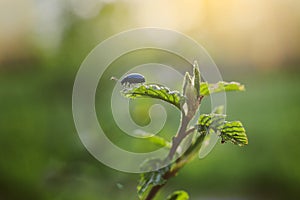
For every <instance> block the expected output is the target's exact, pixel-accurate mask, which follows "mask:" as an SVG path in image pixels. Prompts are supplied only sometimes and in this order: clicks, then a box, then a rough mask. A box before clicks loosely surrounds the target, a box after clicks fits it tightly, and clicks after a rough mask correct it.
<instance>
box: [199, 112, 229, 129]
mask: <svg viewBox="0 0 300 200" xmlns="http://www.w3.org/2000/svg"><path fill="white" fill-rule="evenodd" d="M224 121H225V115H223V114H214V113H212V114H201V115H200V116H199V119H198V124H197V129H198V132H200V133H201V132H206V133H209V130H213V131H215V132H217V131H218V130H221V129H222V127H223V124H224Z"/></svg>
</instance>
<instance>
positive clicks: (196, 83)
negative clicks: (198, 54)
mask: <svg viewBox="0 0 300 200" xmlns="http://www.w3.org/2000/svg"><path fill="white" fill-rule="evenodd" d="M193 79H194V87H195V90H196V93H197V98H199V97H200V81H201V76H200V70H199V66H198V63H197V61H195V62H194V77H193Z"/></svg>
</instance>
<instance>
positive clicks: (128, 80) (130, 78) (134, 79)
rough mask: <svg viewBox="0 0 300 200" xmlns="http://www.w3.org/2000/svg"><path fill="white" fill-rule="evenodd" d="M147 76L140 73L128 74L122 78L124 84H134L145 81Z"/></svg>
mask: <svg viewBox="0 0 300 200" xmlns="http://www.w3.org/2000/svg"><path fill="white" fill-rule="evenodd" d="M145 81H146V80H145V77H144V76H143V75H141V74H138V73H132V74H128V75H127V76H125V77H124V78H123V79H122V80H121V84H122V85H129V86H130V85H132V84H137V83H145Z"/></svg>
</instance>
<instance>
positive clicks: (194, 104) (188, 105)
mask: <svg viewBox="0 0 300 200" xmlns="http://www.w3.org/2000/svg"><path fill="white" fill-rule="evenodd" d="M192 79H194V77H191V76H190V74H189V73H188V72H187V73H186V74H185V76H184V80H183V95H184V97H185V102H184V104H183V109H184V112H185V115H186V116H187V117H188V118H192V117H193V116H194V115H195V113H196V111H197V110H198V107H199V103H200V102H199V100H198V97H197V91H196V89H195V86H194V83H193V81H192Z"/></svg>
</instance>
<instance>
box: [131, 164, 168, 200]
mask: <svg viewBox="0 0 300 200" xmlns="http://www.w3.org/2000/svg"><path fill="white" fill-rule="evenodd" d="M143 165H144V166H143V169H148V170H155V171H151V172H147V173H142V174H141V178H140V181H139V184H138V186H137V192H138V196H139V198H140V199H143V198H144V197H145V196H147V194H148V191H150V190H151V188H152V187H154V186H157V185H163V184H165V183H166V179H164V175H165V174H166V173H167V172H168V171H170V169H171V165H168V166H166V167H163V168H160V169H157V167H158V166H161V165H162V161H161V160H159V159H152V160H151V159H150V160H147V161H146V163H144V164H143Z"/></svg>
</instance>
